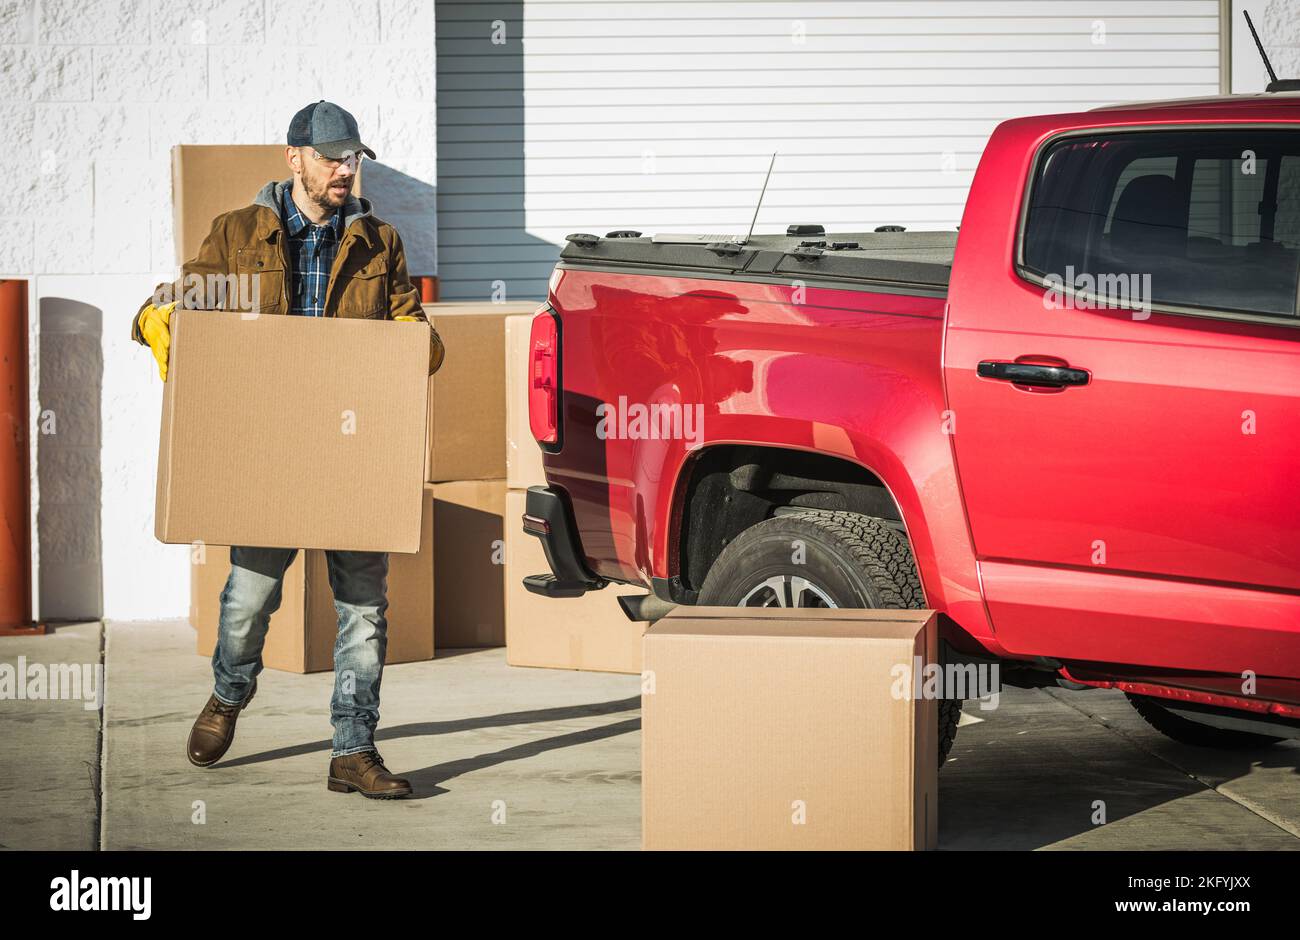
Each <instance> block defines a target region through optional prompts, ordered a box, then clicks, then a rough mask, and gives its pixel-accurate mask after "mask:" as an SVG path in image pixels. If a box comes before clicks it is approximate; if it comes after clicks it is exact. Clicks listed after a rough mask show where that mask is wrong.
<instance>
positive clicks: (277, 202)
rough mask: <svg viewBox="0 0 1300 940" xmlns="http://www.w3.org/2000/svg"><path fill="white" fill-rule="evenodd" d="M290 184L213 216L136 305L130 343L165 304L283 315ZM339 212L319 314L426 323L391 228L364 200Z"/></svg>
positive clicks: (438, 356) (434, 337) (436, 350)
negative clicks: (172, 276)
mask: <svg viewBox="0 0 1300 940" xmlns="http://www.w3.org/2000/svg"><path fill="white" fill-rule="evenodd" d="M290 182H291V181H288V180H286V181H285V182H283V183H275V182H271V183H267V184H266V186H264V187H262V191H261V192H259V193H258V194H257V198H255V199H254V200H253V204H252V205H251V206H245V207H244V208H243V209H236V210H234V211H233V212H226V213H223V214H222V215H219V216H217V217H216V219H214V220H213V222H212V231H210V232H209V233H208V235H207V237H206V238H204V239H203V244H202V245H200V246H199V253H198V254H197V255H196V256H195V257H194V258H193V259H191V260H190V261H187V262H185V264H184V265H183V266H182V268H181V278H180V279H179V280H177V281H176V282H175V283H174V284H166V283H164V284H159V285H158V287H157V289H156V290H155V291H154V296H153V297H150V298H149V299H148V300H146V301H145V302H144V303H143V304H141V305H140V310H139V311H137V312H136V315H135V317H134V318H133V319H132V321H131V338H132V339H134V340H135V341H136V342H137V343H144V342H145V339H144V337H143V336H141V335H140V312H141V311H143V310H144V308H145V307H147V306H148V305H149V304H153V303H167V302H169V301H171V300H176V301H177V304H176V306H177V307H179V308H182V309H205V310H227V309H229V310H245V309H250V308H251V307H252V306H253V305H254V303H255V304H256V309H257V312H258V313H269V314H287V313H288V312H289V310H290V309H291V308H290V302H289V289H290V285H289V278H290V273H291V268H290V264H289V255H288V247H287V245H286V241H287V239H288V232H287V230H286V229H285V227H284V222H283V220H282V219H281V218H280V206H281V205H282V203H281V198H282V196H283V193H284V187H285V186H288V185H290ZM340 211H342V212H343V240H342V241H341V242H340V243H339V249H338V255H337V256H336V257H335V259H334V266H333V268H332V269H331V270H330V279H329V286H328V287H327V288H326V290H325V316H327V317H352V318H356V319H374V320H387V319H391V318H393V317H400V316H408V317H416V318H418V319H420V320H424V321H426V322H427V319H428V318H427V317H425V315H424V311H423V310H422V309H421V307H420V294H419V291H417V290H416V288H415V286H414V285H413V284H412V283H411V279H410V276H409V275H408V274H407V271H406V253H405V251H404V250H403V249H402V240H401V238H400V237H399V236H398V234H397V230H396V229H394V228H393V227H392V226H391V225H389V224H388V223H387V222H384V221H381V220H380V219H378V218H376V217H375V216H374V215H372V214H371V212H370V200H368V199H362V198H360V197H357V196H349V197H348V200H347V202H346V203H344V205H343V208H342V209H341V210H340ZM231 275H235V277H231ZM241 285H243V286H241ZM252 285H255V286H252ZM429 335H430V340H429V342H430V346H429V373H430V374H433V373H434V372H435V371H437V369H438V367H439V366H440V365H442V358H443V348H442V341H441V340H440V339H439V338H438V333H437V331H436V330H434V329H433V328H432V325H430V330H429Z"/></svg>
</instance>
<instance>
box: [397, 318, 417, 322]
mask: <svg viewBox="0 0 1300 940" xmlns="http://www.w3.org/2000/svg"><path fill="white" fill-rule="evenodd" d="M393 319H394V320H407V321H410V322H414V321H416V320H419V319H420V318H419V317H393Z"/></svg>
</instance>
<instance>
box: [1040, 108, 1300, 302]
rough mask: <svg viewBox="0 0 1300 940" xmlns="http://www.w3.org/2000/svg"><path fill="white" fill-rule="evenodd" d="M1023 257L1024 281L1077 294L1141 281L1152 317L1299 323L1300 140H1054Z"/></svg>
mask: <svg viewBox="0 0 1300 940" xmlns="http://www.w3.org/2000/svg"><path fill="white" fill-rule="evenodd" d="M1020 251H1021V267H1022V270H1023V271H1024V272H1025V273H1028V274H1030V275H1035V276H1037V277H1038V278H1040V279H1042V278H1050V279H1052V280H1053V281H1055V280H1056V279H1057V278H1059V279H1060V281H1061V282H1062V283H1064V284H1066V285H1069V286H1071V287H1074V289H1075V290H1076V291H1078V292H1082V293H1087V292H1088V290H1087V288H1088V287H1090V286H1091V285H1100V284H1105V283H1114V282H1115V280H1116V279H1117V278H1130V279H1131V278H1144V280H1143V283H1145V284H1147V285H1149V292H1150V296H1149V297H1148V298H1147V300H1148V302H1150V303H1151V304H1152V305H1154V306H1155V307H1157V308H1160V307H1164V308H1191V309H1193V310H1198V311H1200V310H1203V311H1209V312H1215V311H1222V312H1225V313H1245V314H1255V315H1261V314H1262V315H1265V316H1270V317H1282V318H1289V319H1292V320H1295V319H1296V317H1297V306H1296V305H1297V282H1298V281H1300V130H1278V129H1268V128H1262V129H1250V128H1234V129H1231V130H1185V131H1183V130H1180V131H1135V132H1129V133H1111V134H1096V135H1070V136H1067V137H1062V138H1059V139H1057V140H1055V141H1051V142H1049V143H1048V144H1047V145H1046V146H1045V148H1044V150H1043V151H1042V153H1041V154H1040V155H1039V158H1038V162H1037V169H1036V171H1035V175H1034V180H1033V183H1032V188H1031V190H1030V197H1029V207H1028V213H1027V215H1026V218H1025V225H1024V231H1023V234H1022V239H1021V246H1020ZM1145 276H1149V280H1145ZM1080 286H1082V287H1083V288H1084V290H1082V291H1080V290H1079V288H1080ZM1098 299H1100V300H1103V301H1104V300H1105V298H1104V297H1101V298H1098Z"/></svg>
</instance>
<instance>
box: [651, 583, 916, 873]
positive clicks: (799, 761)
mask: <svg viewBox="0 0 1300 940" xmlns="http://www.w3.org/2000/svg"><path fill="white" fill-rule="evenodd" d="M937 652H938V651H937V636H936V629H935V617H934V613H933V611H928V610H921V611H918V610H845V609H839V610H782V609H774V610H773V609H765V608H754V609H747V608H723V607H692V608H686V607H681V608H677V609H676V610H674V611H673V612H672V613H670V614H669V615H668V616H667V617H665V618H663V619H662V620H659V621H657V622H656V623H655V624H653V625H652V626H651V627H650V628H649V630H647V631H646V635H645V673H644V675H645V679H644V680H643V683H642V686H643V693H642V697H641V740H642V764H641V794H642V827H643V828H642V847H643V848H646V849H927V848H929V849H932V848H935V847H936V842H937V834H938V791H937V772H938V767H937V764H938V754H937V751H938V741H937V735H938V709H937V702H936V700H935V699H933V698H924V697H919V698H918V697H916V696H915V695H913V694H912V692H913V689H912V686H911V682H910V681H909V678H907V677H904V678H900V677H899V675H900V674H899V673H897V672H896V671H895V667H896V666H901V667H902V668H903V669H905V670H906V672H907V676H908V677H916V682H917V683H918V684H919V683H920V681H921V680H920V678H919V677H920V676H921V675H923V672H922V671H921V670H918V669H917V668H916V665H917V663H918V662H919V663H921V664H927V663H935V662H937ZM923 668H924V667H923V665H922V669H923ZM896 694H897V695H900V696H902V697H895V695H896Z"/></svg>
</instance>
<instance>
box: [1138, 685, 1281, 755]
mask: <svg viewBox="0 0 1300 940" xmlns="http://www.w3.org/2000/svg"><path fill="white" fill-rule="evenodd" d="M1124 695H1125V696H1127V697H1128V703H1129V704H1130V705H1132V706H1133V708H1134V709H1136V711H1137V713H1138V714H1139V715H1141V716H1142V718H1143V720H1144V721H1146V723H1147V724H1149V725H1150V726H1151V727H1153V728H1155V729H1156V730H1157V731H1159V732H1160V733H1161V734H1163V735H1164V736H1165V737H1167V738H1170V739H1172V740H1174V741H1177V742H1178V743H1180V744H1191V745H1193V746H1195V747H1217V748H1220V749H1222V750H1233V751H1237V750H1245V749H1247V748H1257V747H1268V746H1269V745H1270V744H1277V743H1278V742H1279V741H1285V740H1286V739H1285V738H1274V737H1271V736H1270V735H1267V734H1254V733H1252V732H1250V731H1233V730H1232V729H1231V728H1214V727H1211V726H1210V725H1203V724H1201V723H1200V722H1199V721H1192V720H1191V719H1188V718H1184V717H1183V716H1182V715H1176V714H1174V713H1173V712H1171V711H1170V710H1169V709H1167V708H1165V707H1164V706H1163V705H1161V704H1160V703H1159V702H1158V701H1157V700H1156V699H1155V698H1153V697H1151V696H1149V695H1133V694H1132V693H1130V692H1125V693H1124Z"/></svg>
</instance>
